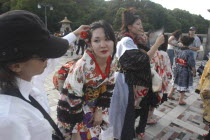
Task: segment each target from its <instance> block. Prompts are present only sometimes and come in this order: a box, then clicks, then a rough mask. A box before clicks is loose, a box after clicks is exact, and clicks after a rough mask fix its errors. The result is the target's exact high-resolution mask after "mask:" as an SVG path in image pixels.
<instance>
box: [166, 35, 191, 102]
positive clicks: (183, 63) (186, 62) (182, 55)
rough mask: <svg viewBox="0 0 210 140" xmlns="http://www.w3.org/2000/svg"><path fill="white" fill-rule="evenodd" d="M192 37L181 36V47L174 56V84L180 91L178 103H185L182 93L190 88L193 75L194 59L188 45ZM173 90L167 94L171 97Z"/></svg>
mask: <svg viewBox="0 0 210 140" xmlns="http://www.w3.org/2000/svg"><path fill="white" fill-rule="evenodd" d="M193 40H194V38H191V37H189V36H183V37H182V38H181V43H182V44H183V47H182V48H181V51H180V52H179V53H178V54H177V57H176V58H175V68H174V86H175V88H176V89H177V91H179V92H180V96H179V105H186V102H185V101H184V94H185V92H186V91H189V90H191V89H192V86H193V76H195V59H194V58H193V52H192V51H191V50H190V49H189V48H188V46H189V45H190V44H191V43H192V42H193ZM172 94H173V92H171V93H170V94H169V95H168V96H169V97H172Z"/></svg>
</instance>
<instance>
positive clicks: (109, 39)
mask: <svg viewBox="0 0 210 140" xmlns="http://www.w3.org/2000/svg"><path fill="white" fill-rule="evenodd" d="M88 42H90V43H89V45H90V48H89V49H87V50H86V51H85V53H84V55H83V56H82V58H81V59H79V60H77V61H75V64H74V65H73V66H71V67H70V71H69V73H68V76H67V78H66V80H65V82H64V86H63V89H62V91H61V98H60V100H59V102H58V107H57V117H58V125H59V127H60V130H61V131H62V133H63V135H64V137H65V139H66V140H93V139H94V140H98V139H99V134H100V132H101V129H103V130H106V129H107V128H108V125H109V122H108V117H109V113H108V108H109V106H110V100H111V96H112V92H113V88H114V83H115V78H114V72H115V68H114V67H115V64H114V62H113V63H112V60H113V58H114V55H115V52H116V40H115V35H114V31H113V29H112V27H111V25H110V24H109V23H107V22H105V21H97V22H94V23H92V24H91V25H90V31H89V32H88Z"/></svg>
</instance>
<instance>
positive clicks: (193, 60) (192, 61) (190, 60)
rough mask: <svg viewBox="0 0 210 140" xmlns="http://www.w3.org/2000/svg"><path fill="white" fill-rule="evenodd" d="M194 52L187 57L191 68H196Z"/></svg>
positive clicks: (190, 52)
mask: <svg viewBox="0 0 210 140" xmlns="http://www.w3.org/2000/svg"><path fill="white" fill-rule="evenodd" d="M193 56H194V55H193V52H192V51H189V52H188V57H187V65H188V66H189V67H191V68H195V59H194V57H193Z"/></svg>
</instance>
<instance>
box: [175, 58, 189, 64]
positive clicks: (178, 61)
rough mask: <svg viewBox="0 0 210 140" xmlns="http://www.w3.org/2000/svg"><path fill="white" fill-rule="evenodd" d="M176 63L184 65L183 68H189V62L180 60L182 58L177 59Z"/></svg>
mask: <svg viewBox="0 0 210 140" xmlns="http://www.w3.org/2000/svg"><path fill="white" fill-rule="evenodd" d="M176 63H178V64H180V65H182V66H187V61H186V60H183V59H180V58H176Z"/></svg>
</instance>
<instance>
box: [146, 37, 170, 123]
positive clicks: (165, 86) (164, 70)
mask: <svg viewBox="0 0 210 140" xmlns="http://www.w3.org/2000/svg"><path fill="white" fill-rule="evenodd" d="M164 38H165V42H164V43H163V44H162V45H161V46H160V47H159V48H158V51H156V52H155V54H154V56H153V58H152V59H151V62H150V63H151V64H154V66H153V67H154V70H155V71H156V72H157V73H158V74H159V76H160V77H161V79H162V89H161V91H159V92H157V93H155V94H157V96H158V97H159V104H162V103H163V102H165V101H167V95H168V92H169V78H170V77H171V75H172V70H171V63H170V59H169V56H168V54H167V53H166V50H167V46H168V36H167V35H164ZM154 109H155V108H154V107H150V111H149V115H148V121H147V124H156V123H157V121H156V120H154V119H153V118H152V116H153V113H154Z"/></svg>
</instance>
